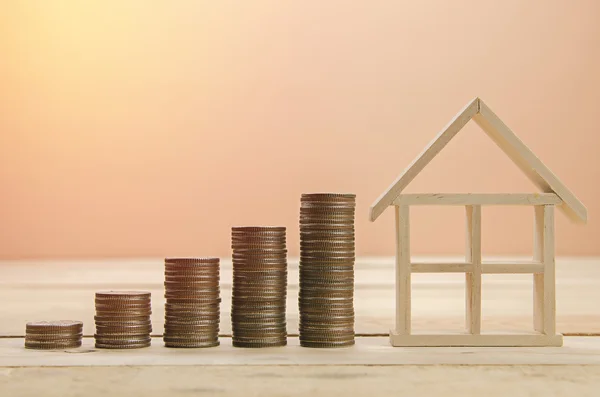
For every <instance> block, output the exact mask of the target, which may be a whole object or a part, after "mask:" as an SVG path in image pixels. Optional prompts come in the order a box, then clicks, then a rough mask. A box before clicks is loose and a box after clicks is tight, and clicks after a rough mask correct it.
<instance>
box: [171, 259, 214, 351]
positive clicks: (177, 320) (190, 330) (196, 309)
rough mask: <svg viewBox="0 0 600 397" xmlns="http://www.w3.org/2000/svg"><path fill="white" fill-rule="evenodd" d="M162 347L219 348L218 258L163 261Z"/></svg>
mask: <svg viewBox="0 0 600 397" xmlns="http://www.w3.org/2000/svg"><path fill="white" fill-rule="evenodd" d="M165 298H166V304H165V333H164V336H163V340H164V342H165V346H166V347H187V348H195V347H213V346H219V320H220V304H221V298H220V290H219V258H167V259H165Z"/></svg>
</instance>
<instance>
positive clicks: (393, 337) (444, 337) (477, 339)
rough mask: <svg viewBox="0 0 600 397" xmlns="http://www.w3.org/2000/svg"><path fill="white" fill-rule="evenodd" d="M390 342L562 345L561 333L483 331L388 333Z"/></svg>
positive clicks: (448, 345) (445, 344)
mask: <svg viewBox="0 0 600 397" xmlns="http://www.w3.org/2000/svg"><path fill="white" fill-rule="evenodd" d="M390 343H391V345H392V346H395V347H403V346H414V347H419V346H421V347H443V346H445V347H530V346H540V347H541V346H562V344H563V336H562V335H544V334H526V333H524V334H519V333H484V334H475V335H472V334H458V333H457V334H452V333H446V332H440V333H413V334H411V335H400V334H395V333H390Z"/></svg>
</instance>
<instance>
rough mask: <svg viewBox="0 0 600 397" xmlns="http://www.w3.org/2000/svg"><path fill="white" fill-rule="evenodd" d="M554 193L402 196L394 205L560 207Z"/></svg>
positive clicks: (559, 202) (559, 200)
mask: <svg viewBox="0 0 600 397" xmlns="http://www.w3.org/2000/svg"><path fill="white" fill-rule="evenodd" d="M561 203H562V200H561V199H560V198H559V197H558V196H557V195H556V194H554V193H516V194H513V193H506V194H504V193H493V194H486V193H481V194H479V193H477V194H475V193H473V194H471V193H466V194H453V193H417V194H401V195H400V196H398V198H397V199H395V200H394V202H393V205H558V204H561Z"/></svg>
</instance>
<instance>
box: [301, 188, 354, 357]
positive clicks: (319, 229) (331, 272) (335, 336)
mask: <svg viewBox="0 0 600 397" xmlns="http://www.w3.org/2000/svg"><path fill="white" fill-rule="evenodd" d="M355 207H356V196H355V195H354V194H338V193H315V194H303V195H302V197H301V206H300V293H299V302H298V303H299V310H300V345H301V346H305V347H324V348H328V347H343V346H351V345H354V303H353V298H354V213H355Z"/></svg>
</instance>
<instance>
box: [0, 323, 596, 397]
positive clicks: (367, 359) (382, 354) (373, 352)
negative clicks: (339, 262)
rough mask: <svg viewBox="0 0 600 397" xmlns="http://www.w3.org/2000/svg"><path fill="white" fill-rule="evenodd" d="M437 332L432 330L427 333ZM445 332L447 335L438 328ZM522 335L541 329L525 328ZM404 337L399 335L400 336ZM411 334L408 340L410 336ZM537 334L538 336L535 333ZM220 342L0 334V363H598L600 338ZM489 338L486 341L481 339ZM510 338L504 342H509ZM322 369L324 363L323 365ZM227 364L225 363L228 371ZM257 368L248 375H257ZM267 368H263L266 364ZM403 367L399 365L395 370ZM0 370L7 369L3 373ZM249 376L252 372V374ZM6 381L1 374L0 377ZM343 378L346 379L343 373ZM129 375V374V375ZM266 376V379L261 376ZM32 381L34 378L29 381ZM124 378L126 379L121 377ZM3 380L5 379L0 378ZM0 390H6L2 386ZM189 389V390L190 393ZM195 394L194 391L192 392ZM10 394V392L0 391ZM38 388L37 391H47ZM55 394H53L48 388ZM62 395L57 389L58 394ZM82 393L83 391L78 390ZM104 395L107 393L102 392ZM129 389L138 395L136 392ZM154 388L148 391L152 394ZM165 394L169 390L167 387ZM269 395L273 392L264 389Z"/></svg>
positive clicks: (197, 364) (489, 334) (80, 364)
mask: <svg viewBox="0 0 600 397" xmlns="http://www.w3.org/2000/svg"><path fill="white" fill-rule="evenodd" d="M431 335H433V336H435V333H431ZM431 335H427V334H423V333H417V334H416V335H408V337H409V338H410V339H412V338H413V337H417V338H419V337H422V336H431ZM442 335H443V336H444V337H446V335H448V334H445V333H443V334H442ZM498 335H499V336H501V337H508V338H513V337H519V336H520V335H518V334H511V333H508V332H507V333H504V334H502V333H495V332H494V333H486V332H484V333H483V334H482V335H467V334H462V335H461V334H458V335H453V334H450V337H459V338H464V337H465V336H466V337H470V338H472V339H471V340H473V338H479V337H481V338H484V339H483V340H484V341H485V338H488V339H489V338H491V337H494V336H498ZM524 336H525V337H526V338H530V337H534V338H536V337H539V336H542V337H543V336H544V335H534V334H525V335H524ZM401 337H402V336H401ZM410 339H409V341H410ZM538 340H539V339H538ZM415 341H416V340H415V339H412V343H414V342H415ZM220 342H221V345H220V346H217V347H213V348H206V349H169V348H165V347H164V346H163V343H162V341H161V339H160V338H153V340H152V346H151V347H149V348H144V349H132V350H129V351H114V350H113V351H107V350H102V349H94V348H93V338H84V340H83V346H82V347H81V348H79V349H73V350H72V351H69V352H64V351H39V350H25V349H24V347H23V344H24V341H23V339H22V338H6V339H0V366H4V367H7V366H10V367H37V366H51V367H70V368H68V369H69V370H70V369H72V368H73V367H76V366H93V367H96V370H99V368H97V367H100V366H103V367H107V366H131V365H144V366H158V367H164V366H178V367H180V368H182V367H185V366H203V367H202V368H199V372H202V371H204V369H205V368H208V367H212V366H233V365H237V366H271V365H284V366H292V367H297V366H302V365H321V366H326V365H350V366H351V365H401V364H421V365H441V364H463V365H469V364H480V365H485V364H488V365H491V364H504V365H511V364H517V365H518V364H522V365H527V364H542V365H552V364H595V365H599V364H600V338H597V337H564V346H563V347H561V348H549V349H536V348H527V347H524V348H522V349H503V348H494V347H489V348H485V349H461V348H460V347H457V348H455V349H452V350H451V351H449V349H444V348H435V347H434V348H431V349H406V350H404V349H402V351H399V350H398V349H395V348H393V347H392V346H390V342H389V337H388V336H385V337H369V338H365V337H358V338H356V344H355V345H354V346H350V347H346V348H343V349H310V348H304V347H301V346H299V341H298V338H296V337H294V338H288V345H287V346H283V347H276V348H268V349H240V348H235V347H233V346H232V345H231V338H221V340H220ZM485 342H487V341H485ZM507 344H508V343H507ZM322 369H324V368H322ZM227 371H228V369H225V368H224V369H223V372H225V373H227ZM257 372H259V371H257V369H256V368H255V373H254V374H252V376H256V374H257ZM265 372H266V370H265ZM399 372H401V371H399ZM3 375H6V373H4V374H3ZM252 376H251V377H252ZM1 379H2V380H1V381H0V382H2V381H4V377H3V378H1ZM345 380H347V379H345ZM127 381H129V380H127ZM263 381H265V379H263ZM33 383H35V381H34V382H33ZM124 383H127V382H125V379H124ZM0 385H4V383H0ZM0 390H2V391H4V389H2V387H1V386H0ZM189 394H192V393H189ZM196 394H198V393H196ZM2 395H3V397H4V396H7V397H9V396H12V395H11V394H6V393H3V394H2ZM47 395H48V393H42V394H41V396H47ZM52 395H55V394H52ZM57 395H59V396H60V394H57ZM78 395H84V394H78ZM104 395H105V396H106V395H107V394H106V393H105V394H104ZM133 395H138V394H137V393H134V394H133ZM154 395H155V394H151V396H154ZM167 395H169V396H170V394H169V393H167ZM267 395H272V393H271V394H269V393H268V394H267Z"/></svg>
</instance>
